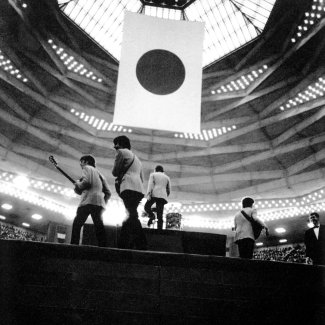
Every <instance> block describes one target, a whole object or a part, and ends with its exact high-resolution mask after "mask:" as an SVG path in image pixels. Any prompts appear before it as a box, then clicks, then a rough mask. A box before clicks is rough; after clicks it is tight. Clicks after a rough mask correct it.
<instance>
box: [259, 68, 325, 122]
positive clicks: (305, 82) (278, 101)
mask: <svg viewBox="0 0 325 325" xmlns="http://www.w3.org/2000/svg"><path fill="white" fill-rule="evenodd" d="M324 74H325V67H319V69H317V71H315V72H313V73H311V74H310V75H308V76H305V78H304V79H301V81H300V82H299V83H298V84H297V85H296V86H295V87H293V88H291V89H290V90H289V91H288V92H286V93H285V94H284V95H283V96H281V97H280V98H278V99H276V100H275V101H273V102H272V103H271V104H270V105H268V106H266V107H265V108H264V109H263V111H262V112H261V113H260V114H259V116H260V118H265V117H266V116H267V115H270V114H271V113H272V112H273V111H274V110H275V109H277V108H279V107H280V106H281V104H283V103H284V102H286V101H287V100H288V99H290V98H292V97H294V96H296V95H297V93H299V92H301V91H303V90H304V89H305V88H307V87H308V85H310V84H311V83H313V82H315V81H316V80H317V79H318V78H319V77H320V76H322V75H324Z"/></svg>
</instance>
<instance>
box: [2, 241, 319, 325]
mask: <svg viewBox="0 0 325 325" xmlns="http://www.w3.org/2000/svg"><path fill="white" fill-rule="evenodd" d="M0 279H1V282H0V283H1V284H0V293H1V294H0V295H1V296H0V297H1V299H0V306H1V309H2V310H1V313H0V314H1V323H2V324H6V325H7V324H47V325H48V324H60V325H62V324H91V325H97V324H119V325H122V324H137V325H139V324H155V325H156V324H200V325H201V324H223V325H227V324H263V325H265V324H266V325H267V324H272V325H274V324H286V325H288V324H296V323H298V322H299V323H305V324H308V325H309V324H317V325H318V324H319V325H320V324H324V323H325V304H324V302H325V299H324V298H325V297H324V287H325V282H324V279H325V268H324V267H317V266H310V265H302V264H290V263H281V262H266V261H247V260H241V259H238V258H228V257H218V256H202V255H191V254H178V253H159V252H140V251H129V250H118V249H112V248H97V247H90V246H73V245H65V244H52V243H36V242H22V241H10V240H0Z"/></svg>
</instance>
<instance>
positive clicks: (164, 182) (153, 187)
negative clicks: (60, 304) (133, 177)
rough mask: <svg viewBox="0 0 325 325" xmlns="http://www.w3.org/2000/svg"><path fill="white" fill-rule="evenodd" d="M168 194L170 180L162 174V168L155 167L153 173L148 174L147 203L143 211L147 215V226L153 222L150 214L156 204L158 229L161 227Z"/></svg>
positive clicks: (153, 218)
mask: <svg viewBox="0 0 325 325" xmlns="http://www.w3.org/2000/svg"><path fill="white" fill-rule="evenodd" d="M169 194H170V178H169V177H168V176H167V175H166V174H165V173H164V168H163V166H160V165H158V166H156V167H155V171H154V172H153V173H151V174H150V177H149V182H148V190H147V202H146V204H145V206H144V210H145V211H146V212H147V213H148V215H149V221H148V226H150V225H151V224H152V222H153V220H155V215H154V213H153V212H152V209H151V207H152V205H153V204H154V203H156V210H157V219H158V229H160V230H161V229H162V226H163V214H164V206H165V204H166V203H167V197H168V196H169Z"/></svg>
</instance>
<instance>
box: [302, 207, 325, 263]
mask: <svg viewBox="0 0 325 325" xmlns="http://www.w3.org/2000/svg"><path fill="white" fill-rule="evenodd" d="M309 222H310V223H312V224H313V227H312V228H310V229H308V230H306V232H305V245H306V257H307V259H311V260H312V262H313V264H321V265H325V248H324V245H325V243H324V240H325V227H324V226H323V225H321V224H320V222H319V214H318V213H316V212H312V213H311V214H310V216H309Z"/></svg>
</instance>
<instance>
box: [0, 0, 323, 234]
mask: <svg viewBox="0 0 325 325" xmlns="http://www.w3.org/2000/svg"><path fill="white" fill-rule="evenodd" d="M84 3H85V1H81V0H79V1H55V0H46V1H45V0H43V1H41V0H39V1H27V0H26V1H20V0H8V1H1V2H0V6H1V8H0V15H1V20H0V33H1V34H0V51H1V52H0V110H1V114H0V123H1V131H0V132H1V138H0V152H1V161H0V182H1V184H0V185H1V187H0V193H1V199H2V201H4V200H5V199H7V198H8V197H11V199H12V200H16V199H14V197H15V196H16V197H19V199H18V200H19V202H23V203H21V205H22V206H24V205H25V204H27V203H26V202H27V199H28V200H29V201H31V202H32V204H34V205H35V204H36V205H43V206H45V207H46V208H49V207H50V208H51V209H52V210H56V211H57V212H53V213H52V212H51V213H50V214H49V217H48V218H45V219H46V220H43V222H44V223H45V222H48V220H49V219H55V220H57V221H58V222H68V223H69V222H71V218H70V219H67V218H65V217H62V216H63V215H66V214H67V213H68V214H70V217H71V211H72V210H73V209H75V207H76V205H77V203H78V199H77V198H76V197H75V196H74V194H73V192H72V190H71V185H70V183H69V181H68V180H67V179H66V178H64V177H63V176H62V175H61V174H60V173H58V172H57V170H55V168H54V166H53V165H51V163H50V162H49V160H48V157H49V155H54V156H55V158H56V160H57V161H58V163H59V166H60V167H61V168H62V169H63V170H64V171H66V172H67V173H68V174H69V175H70V176H71V177H73V178H78V176H79V175H80V167H79V158H80V156H81V155H82V154H85V153H90V154H93V155H94V156H95V157H96V159H97V165H98V168H99V169H100V170H102V171H103V172H104V174H105V175H106V176H107V178H108V180H109V183H110V184H113V181H114V180H113V177H112V176H111V170H112V166H113V162H114V155H115V151H114V149H113V145H112V139H113V138H114V137H116V136H118V135H121V134H127V135H128V136H129V137H130V139H131V141H132V147H133V149H134V152H135V153H136V154H137V155H138V156H139V158H140V159H141V161H142V163H143V167H144V173H145V179H146V180H147V179H148V176H149V173H150V172H151V171H152V170H153V168H154V166H155V165H156V164H162V165H163V166H164V167H165V170H166V172H167V174H168V175H169V176H170V177H171V179H172V185H173V187H172V195H171V198H170V204H169V206H168V210H167V211H177V212H180V213H181V214H182V215H183V216H184V218H185V219H186V220H187V224H188V225H192V226H193V227H194V228H196V227H197V225H198V224H199V225H201V227H202V228H199V229H202V230H204V231H208V230H207V229H212V228H213V229H214V231H217V232H218V231H228V230H229V229H230V227H231V223H232V217H233V215H234V213H235V212H236V211H237V210H238V208H239V207H240V206H239V202H240V200H241V198H242V197H243V196H252V197H254V198H255V199H256V200H257V206H258V209H259V211H260V215H261V216H262V217H263V219H265V220H267V221H269V222H270V223H272V224H274V225H276V224H278V223H279V222H280V221H277V220H281V222H284V223H286V224H288V226H287V233H290V234H291V235H292V236H294V235H295V234H299V235H301V233H302V231H303V230H301V228H300V229H299V228H298V226H299V227H306V224H305V220H306V214H308V212H309V211H311V210H318V211H320V212H321V215H322V214H323V211H324V206H325V205H324V204H325V199H324V191H323V189H324V179H325V168H324V167H325V164H324V163H325V159H324V158H325V149H324V141H325V133H324V131H325V127H324V121H325V119H324V113H325V111H324V109H325V108H324V103H325V100H324V88H325V66H324V63H325V62H324V54H325V53H324V52H325V47H324V44H325V43H324V39H325V37H324V36H325V35H324V24H325V19H324V17H325V7H324V3H323V1H322V0H315V1H309V0H308V1H307V0H303V1H298V2H297V1H294V0H278V1H275V3H274V7H273V8H272V6H273V1H271V0H265V1H238V0H237V1H235V0H232V1H231V0H229V1H217V0H215V1H211V2H210V1H209V4H210V7H207V6H204V3H205V1H203V0H202V1H198V0H197V1H135V0H134V1H122V0H120V1H95V2H94V3H96V4H97V5H98V6H97V7H99V6H100V5H101V6H103V5H104V4H106V5H107V3H110V6H109V8H110V9H109V8H106V10H105V11H104V12H106V14H108V15H109V16H111V17H113V18H112V19H113V20H112V21H113V22H115V23H116V25H110V28H112V29H110V28H108V29H107V30H106V32H107V33H108V34H110V35H112V43H111V48H112V52H109V50H110V46H108V47H107V48H104V46H103V45H100V39H99V38H98V39H96V35H95V36H94V35H91V34H90V33H89V34H90V35H88V34H86V33H88V32H89V31H87V30H86V29H87V26H88V28H89V25H90V24H93V27H94V26H96V24H97V25H98V26H99V25H100V24H102V25H103V24H104V23H102V22H100V20H99V18H95V16H96V15H95V13H96V14H98V12H97V10H95V9H96V8H95V5H94V6H93V7H92V8H88V9H87V10H88V11H87V10H86V9H85V8H81V6H82V5H83V4H84ZM88 3H89V2H88ZM181 5H183V6H184V8H182V7H181ZM247 5H248V6H247ZM128 6H130V7H128ZM157 6H158V7H157ZM175 6H176V7H177V6H178V7H177V8H176V7H175ZM179 7H181V9H180V8H179ZM77 9H79V11H78V12H79V14H80V12H84V13H85V12H86V15H84V16H83V17H84V18H83V19H82V18H80V17H81V16H79V20H80V21H79V23H80V26H77V25H76V23H77V21H76V22H73V20H74V19H78V15H77V14H75V15H74V16H73V14H72V13H73V12H74V11H73V10H77ZM91 10H93V11H91ZM124 10H130V11H134V12H139V13H142V14H149V15H154V16H158V17H164V18H166V19H188V20H191V19H192V20H193V21H196V20H197V21H206V26H208V27H206V40H207V39H209V40H210V41H211V43H207V41H206V40H205V49H204V62H203V63H202V66H203V79H202V105H201V112H202V114H201V133H200V134H184V133H178V134H175V133H172V132H167V131H166V132H165V131H157V130H149V129H138V128H129V127H124V126H121V125H113V123H112V117H113V113H114V100H115V92H116V83H117V75H118V67H119V62H118V53H119V52H118V51H119V46H120V40H121V31H122V29H121V28H122V22H123V21H122V17H123V16H122V14H123V11H124ZM222 12H224V15H225V16H224V17H228V18H224V21H227V22H228V23H227V24H226V23H223V22H222V21H220V19H219V20H218V19H217V17H218V14H220V15H221V13H222ZM87 13H88V18H85V17H86V16H87ZM170 16H172V17H170ZM212 17H214V19H215V21H213V20H212ZM229 17H230V18H229ZM263 17H264V18H263ZM92 19H95V20H93V21H92ZM107 19H108V18H107ZM235 21H242V22H244V23H243V25H241V27H240V28H239V29H238V32H235V31H234V30H236V28H235V27H234V26H235ZM86 22H87V24H86ZM82 24H84V26H82ZM86 25H87V26H86ZM102 25H100V26H102ZM103 26H104V25H103ZM222 27H224V28H223V30H224V31H225V34H223V35H224V36H221V35H220V33H221V29H222ZM81 28H84V29H85V31H83V30H82V29H81ZM101 28H102V27H101ZM218 28H221V29H220V31H219V29H218ZM245 29H247V31H246V32H245ZM113 31H114V32H113ZM232 31H234V32H232ZM239 31H240V32H239ZM214 32H215V33H216V34H215V35H214V34H213V33H214ZM240 33H243V34H240ZM247 35H249V36H250V37H251V38H250V39H249V38H248V36H247ZM219 36H220V37H219ZM231 37H237V39H238V41H234V42H233V43H231V44H237V45H238V46H235V45H234V47H233V48H231V47H230V46H229V45H227V42H229V39H230V38H231ZM244 39H245V41H244ZM114 42H115V43H114ZM19 175H25V176H27V178H28V180H29V186H28V188H25V189H15V185H12V181H13V180H14V179H15V178H16V177H17V176H19ZM19 183H22V182H21V181H20V182H19ZM111 187H112V190H113V185H112V186H111ZM113 192H114V190H113ZM28 204H29V203H28ZM111 206H112V209H113V210H111V211H116V210H114V209H117V210H118V209H119V210H121V206H120V201H119V199H118V198H117V197H116V195H115V193H114V195H113V198H112V200H111ZM122 212H123V211H122ZM72 213H73V212H72ZM1 214H5V212H3V211H1ZM15 216H16V217H17V214H16V215H15ZM72 217H73V215H72ZM298 220H304V222H303V223H301V222H298ZM297 225H298V226H297ZM35 227H36V225H35ZM300 238H301V236H300Z"/></svg>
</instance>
